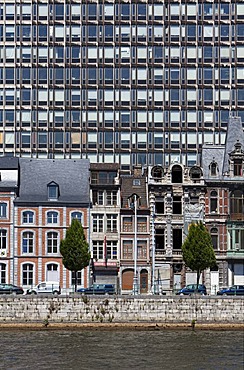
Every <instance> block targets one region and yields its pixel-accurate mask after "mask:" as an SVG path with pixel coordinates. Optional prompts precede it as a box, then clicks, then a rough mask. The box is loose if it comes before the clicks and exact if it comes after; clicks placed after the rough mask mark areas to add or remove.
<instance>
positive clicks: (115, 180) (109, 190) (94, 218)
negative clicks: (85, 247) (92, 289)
mask: <svg viewBox="0 0 244 370" xmlns="http://www.w3.org/2000/svg"><path fill="white" fill-rule="evenodd" d="M90 197H91V202H92V206H91V209H90V219H91V231H90V242H91V252H92V271H91V272H92V276H91V281H90V283H91V284H92V283H98V284H99V283H100V284H104V283H110V284H114V285H115V288H116V292H119V291H120V283H119V259H120V240H119V239H120V238H119V235H120V219H119V215H120V181H119V165H118V164H116V163H91V164H90Z"/></svg>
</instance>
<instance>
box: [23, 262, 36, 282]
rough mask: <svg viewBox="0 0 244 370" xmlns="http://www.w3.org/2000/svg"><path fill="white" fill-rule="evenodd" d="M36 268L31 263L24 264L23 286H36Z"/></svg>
mask: <svg viewBox="0 0 244 370" xmlns="http://www.w3.org/2000/svg"><path fill="white" fill-rule="evenodd" d="M33 278H34V266H33V265H32V264H31V263H24V264H23V265H22V285H30V286H33V284H34V280H33Z"/></svg>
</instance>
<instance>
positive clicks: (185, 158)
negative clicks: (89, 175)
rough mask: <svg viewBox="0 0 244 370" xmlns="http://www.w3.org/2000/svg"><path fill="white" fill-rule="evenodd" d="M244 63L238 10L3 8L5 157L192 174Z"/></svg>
mask: <svg viewBox="0 0 244 370" xmlns="http://www.w3.org/2000/svg"><path fill="white" fill-rule="evenodd" d="M243 63H244V3H243V1H241V0H239V1H236V0H229V1H228V0H225V1H224V0H222V1H215V2H214V3H213V2H212V1H194V0H193V1H191V2H189V1H141V2H139V1H135V0H134V1H132V0H130V1H120V0H118V1H88V0H87V1H81V0H77V1H75V0H74V1H55V0H54V1H45V0H43V1H41V2H39V1H38V2H37V1H28V0H21V1H18V0H16V1H10V0H8V1H2V2H1V3H0V155H17V156H33V157H37V158H38V157H39V158H69V157H71V158H76V157H77V158H78V157H79V158H80V157H82V158H86V157H88V158H89V159H90V160H91V162H107V163H108V162H111V163H114V162H118V163H120V164H121V167H122V169H124V170H128V169H130V168H131V167H132V166H133V165H135V164H142V165H153V164H162V165H166V166H167V165H168V164H170V163H171V162H173V161H178V160H179V161H180V162H182V163H183V164H184V165H187V166H188V165H193V164H195V163H196V162H197V161H198V160H199V153H200V152H201V146H202V143H206V142H210V143H213V144H220V143H224V140H225V132H226V127H227V122H228V117H229V114H230V111H234V112H235V114H237V115H238V116H240V117H241V118H242V122H244V89H243V84H244V67H243Z"/></svg>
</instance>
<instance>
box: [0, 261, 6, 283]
mask: <svg viewBox="0 0 244 370" xmlns="http://www.w3.org/2000/svg"><path fill="white" fill-rule="evenodd" d="M5 283H6V265H5V263H0V284H5Z"/></svg>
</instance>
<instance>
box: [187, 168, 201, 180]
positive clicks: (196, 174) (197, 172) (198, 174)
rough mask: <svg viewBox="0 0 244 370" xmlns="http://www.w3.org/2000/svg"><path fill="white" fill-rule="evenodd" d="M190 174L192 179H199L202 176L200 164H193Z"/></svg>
mask: <svg viewBox="0 0 244 370" xmlns="http://www.w3.org/2000/svg"><path fill="white" fill-rule="evenodd" d="M189 175H190V178H191V179H192V180H198V179H200V178H201V177H202V170H201V168H200V167H198V166H193V167H192V168H191V169H190V171H189Z"/></svg>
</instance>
